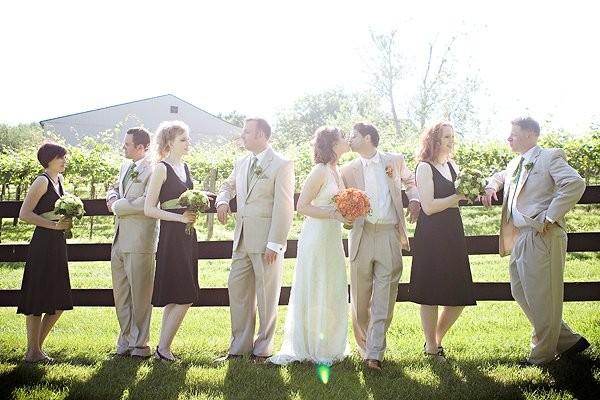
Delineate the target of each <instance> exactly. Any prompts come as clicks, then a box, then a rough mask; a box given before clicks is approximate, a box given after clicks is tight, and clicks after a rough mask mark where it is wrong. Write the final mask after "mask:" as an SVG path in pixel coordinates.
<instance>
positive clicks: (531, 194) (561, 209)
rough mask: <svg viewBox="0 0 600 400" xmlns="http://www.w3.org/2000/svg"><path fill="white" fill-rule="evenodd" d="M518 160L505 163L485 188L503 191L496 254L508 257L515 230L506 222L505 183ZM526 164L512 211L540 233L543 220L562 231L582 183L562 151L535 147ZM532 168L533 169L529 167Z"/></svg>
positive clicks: (512, 173) (583, 183) (507, 212)
mask: <svg viewBox="0 0 600 400" xmlns="http://www.w3.org/2000/svg"><path fill="white" fill-rule="evenodd" d="M519 159H520V157H516V158H514V159H513V160H511V161H510V162H509V163H508V166H507V167H506V169H505V170H504V171H501V172H498V173H496V174H494V175H493V176H492V177H491V178H490V180H489V183H488V187H491V188H493V189H494V190H496V191H499V190H500V189H502V188H505V190H504V197H503V202H502V221H501V224H500V243H499V253H500V255H501V256H506V255H509V254H510V253H511V250H512V248H513V244H514V241H515V238H516V235H517V234H518V233H519V231H518V229H517V228H515V226H514V225H513V221H512V218H510V219H509V218H508V216H509V213H510V210H509V207H510V205H509V204H507V203H508V194H509V184H508V183H509V182H511V180H512V179H513V176H514V174H515V172H516V170H517V168H518V164H519ZM530 159H531V162H530V163H527V164H529V165H530V166H531V167H530V168H528V167H527V164H526V165H524V166H523V168H525V172H524V175H523V177H522V179H520V180H519V183H518V185H517V188H516V192H515V195H514V197H515V201H516V207H517V209H518V210H519V212H520V213H522V214H523V217H524V219H525V221H526V222H527V224H529V225H530V226H531V227H532V228H534V229H535V230H537V231H538V232H541V230H542V227H543V225H544V221H545V219H546V217H548V218H549V219H551V220H552V221H555V222H556V223H557V224H558V225H560V226H561V227H562V228H563V229H564V228H566V224H565V219H564V217H565V214H566V213H567V212H568V211H569V210H570V209H571V208H573V206H574V205H575V204H577V201H579V199H580V198H581V196H582V195H583V192H584V191H585V181H584V180H583V179H582V178H581V176H580V175H579V173H578V172H577V171H576V170H575V169H573V168H572V167H571V166H570V165H569V164H568V163H567V160H566V156H565V152H564V151H563V150H562V149H542V148H540V147H537V148H536V149H535V150H534V152H533V153H532V155H531V158H530ZM532 164H533V165H532Z"/></svg>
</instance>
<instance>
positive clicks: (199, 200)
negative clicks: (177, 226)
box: [177, 189, 210, 235]
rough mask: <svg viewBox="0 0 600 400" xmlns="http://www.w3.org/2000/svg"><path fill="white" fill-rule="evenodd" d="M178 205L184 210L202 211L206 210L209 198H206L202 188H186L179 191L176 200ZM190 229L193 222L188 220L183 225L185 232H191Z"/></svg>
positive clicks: (189, 233)
mask: <svg viewBox="0 0 600 400" xmlns="http://www.w3.org/2000/svg"><path fill="white" fill-rule="evenodd" d="M177 202H178V203H179V205H180V206H181V207H183V208H185V209H186V211H192V212H198V211H200V212H202V211H206V210H207V209H208V207H209V206H210V199H209V198H208V194H207V193H206V192H205V191H203V190H195V189H191V190H186V191H185V192H183V193H181V196H179V199H178V200H177ZM192 229H194V223H193V222H190V223H187V224H186V225H185V233H187V234H188V235H191V234H192Z"/></svg>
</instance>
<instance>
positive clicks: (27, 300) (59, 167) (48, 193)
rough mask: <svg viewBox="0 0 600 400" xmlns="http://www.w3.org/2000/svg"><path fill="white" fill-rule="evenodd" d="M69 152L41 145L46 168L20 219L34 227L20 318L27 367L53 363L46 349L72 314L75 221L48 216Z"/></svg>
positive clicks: (39, 155)
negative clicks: (70, 252) (70, 263)
mask: <svg viewBox="0 0 600 400" xmlns="http://www.w3.org/2000/svg"><path fill="white" fill-rule="evenodd" d="M66 154H67V150H66V149H65V148H64V147H62V146H60V145H58V144H54V143H46V144H44V145H42V146H41V147H40V148H39V150H38V153H37V158H38V160H39V162H40V164H42V166H43V167H44V173H43V174H41V175H39V176H38V177H37V178H36V179H35V180H34V181H33V183H32V184H31V186H30V187H29V190H28V191H27V195H26V196H25V200H23V205H22V206H21V210H20V212H19V218H21V219H22V220H23V221H25V222H28V223H30V224H33V225H35V226H36V227H35V231H34V232H33V237H32V238H31V241H30V242H29V247H28V250H27V261H26V262H25V271H24V273H23V282H22V284H21V297H20V299H19V306H18V308H17V313H18V314H25V316H26V317H25V321H26V325H27V352H26V354H25V361H26V362H40V361H50V360H51V358H50V357H48V356H47V355H46V353H44V351H43V350H42V346H43V344H44V340H45V339H46V337H47V336H48V333H50V330H51V329H52V327H53V326H54V324H55V323H56V321H57V320H58V318H59V317H60V315H61V313H62V312H63V310H72V309H73V300H72V299H71V284H70V281H69V270H68V267H67V243H66V239H65V233H64V231H65V229H67V228H69V227H70V226H71V222H70V220H66V219H60V220H58V218H52V217H51V216H49V215H48V214H46V213H49V212H51V211H53V210H54V203H55V202H56V200H58V198H59V197H60V196H62V195H63V185H62V175H61V173H62V172H64V170H65V158H66Z"/></svg>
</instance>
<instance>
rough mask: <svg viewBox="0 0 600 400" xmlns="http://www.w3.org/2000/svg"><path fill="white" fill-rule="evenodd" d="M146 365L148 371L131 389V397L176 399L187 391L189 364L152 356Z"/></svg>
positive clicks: (162, 399)
mask: <svg viewBox="0 0 600 400" xmlns="http://www.w3.org/2000/svg"><path fill="white" fill-rule="evenodd" d="M146 365H147V366H148V368H149V371H148V373H146V374H144V375H143V377H142V378H141V379H140V380H139V381H138V382H136V384H135V385H134V386H132V387H131V389H130V390H129V398H130V399H161V400H174V399H177V398H178V397H179V393H180V392H183V391H185V377H186V374H187V370H188V368H189V365H187V364H183V363H181V362H180V361H176V362H174V363H168V362H163V361H159V360H156V359H154V358H151V359H149V360H148V362H147V363H146Z"/></svg>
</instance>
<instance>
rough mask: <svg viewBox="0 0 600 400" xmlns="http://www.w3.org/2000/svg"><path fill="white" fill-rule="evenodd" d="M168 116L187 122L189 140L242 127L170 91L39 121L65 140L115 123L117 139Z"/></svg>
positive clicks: (228, 133) (73, 140)
mask: <svg viewBox="0 0 600 400" xmlns="http://www.w3.org/2000/svg"><path fill="white" fill-rule="evenodd" d="M170 120H181V121H183V122H185V123H186V124H188V125H189V127H190V136H191V139H192V144H199V143H203V142H204V141H206V140H211V139H214V138H216V137H219V136H220V137H226V138H231V137H234V136H239V135H240V134H241V131H242V129H241V128H239V127H237V126H235V125H232V124H230V123H229V122H226V121H224V120H222V119H220V118H218V117H216V116H214V115H212V114H210V113H208V112H206V111H204V110H202V109H201V108H198V107H196V106H195V105H193V104H190V103H188V102H187V101H185V100H182V99H180V98H179V97H177V96H174V95H172V94H166V95H162V96H157V97H151V98H148V99H143V100H137V101H132V102H129V103H123V104H118V105H114V106H110V107H104V108H99V109H97V110H91V111H84V112H80V113H76V114H71V115H65V116H63V117H58V118H51V119H46V120H44V121H40V125H41V126H42V128H44V129H46V130H49V131H52V132H55V133H57V134H59V135H61V136H62V137H64V138H65V141H66V142H67V143H69V144H77V142H78V141H79V140H80V139H81V138H83V137H84V136H96V135H97V134H98V133H99V132H103V131H106V130H109V129H115V127H117V126H118V127H119V128H120V130H121V132H120V136H121V137H120V139H122V138H123V137H124V136H125V133H126V132H127V129H129V128H131V127H134V126H140V125H143V126H144V127H146V128H147V129H149V130H150V131H151V132H154V131H155V130H156V128H157V127H158V125H159V124H160V123H161V122H163V121H170Z"/></svg>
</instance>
